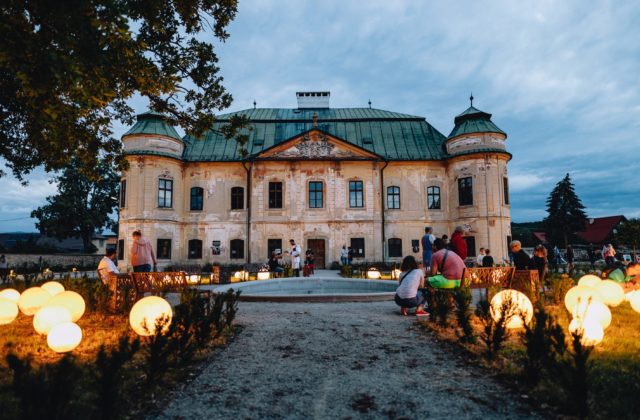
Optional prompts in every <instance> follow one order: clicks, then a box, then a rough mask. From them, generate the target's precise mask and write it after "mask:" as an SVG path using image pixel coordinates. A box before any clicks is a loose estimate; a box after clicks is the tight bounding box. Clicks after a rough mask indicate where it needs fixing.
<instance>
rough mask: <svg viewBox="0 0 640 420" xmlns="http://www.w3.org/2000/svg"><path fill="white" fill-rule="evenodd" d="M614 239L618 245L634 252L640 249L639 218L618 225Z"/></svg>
mask: <svg viewBox="0 0 640 420" xmlns="http://www.w3.org/2000/svg"><path fill="white" fill-rule="evenodd" d="M615 238H616V241H617V242H618V244H620V245H626V246H628V247H630V248H633V251H634V252H635V251H636V250H637V249H638V248H640V218H633V219H628V220H625V221H623V222H622V223H620V225H618V229H617V232H616V234H615Z"/></svg>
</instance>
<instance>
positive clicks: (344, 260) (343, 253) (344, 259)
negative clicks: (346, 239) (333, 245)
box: [340, 245, 349, 265]
mask: <svg viewBox="0 0 640 420" xmlns="http://www.w3.org/2000/svg"><path fill="white" fill-rule="evenodd" d="M340 263H341V264H342V265H347V264H349V251H348V250H347V246H346V245H342V249H341V250H340Z"/></svg>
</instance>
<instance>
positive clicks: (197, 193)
mask: <svg viewBox="0 0 640 420" xmlns="http://www.w3.org/2000/svg"><path fill="white" fill-rule="evenodd" d="M203 196H204V190H203V189H202V188H200V187H193V188H191V207H190V208H191V210H202V201H203Z"/></svg>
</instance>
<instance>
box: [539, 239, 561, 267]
mask: <svg viewBox="0 0 640 420" xmlns="http://www.w3.org/2000/svg"><path fill="white" fill-rule="evenodd" d="M542 245H543V246H544V249H546V250H547V263H548V264H549V265H548V267H549V271H554V272H557V271H558V263H557V260H556V254H555V253H554V252H553V247H552V246H551V244H550V243H549V242H547V241H545V242H544V243H543V244H542Z"/></svg>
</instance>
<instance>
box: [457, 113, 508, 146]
mask: <svg viewBox="0 0 640 420" xmlns="http://www.w3.org/2000/svg"><path fill="white" fill-rule="evenodd" d="M454 122H455V127H453V130H451V133H450V134H449V137H448V138H453V137H457V136H460V135H463V134H472V133H500V134H504V135H505V137H506V135H507V133H505V132H504V131H502V130H501V129H499V128H498V126H497V125H495V124H494V123H493V122H492V121H491V114H489V113H487V112H484V111H480V110H479V109H477V108H474V107H473V106H470V107H469V108H467V109H466V110H465V111H464V112H463V113H461V114H460V115H458V116H456V118H455V120H454Z"/></svg>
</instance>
